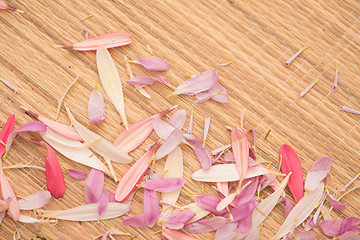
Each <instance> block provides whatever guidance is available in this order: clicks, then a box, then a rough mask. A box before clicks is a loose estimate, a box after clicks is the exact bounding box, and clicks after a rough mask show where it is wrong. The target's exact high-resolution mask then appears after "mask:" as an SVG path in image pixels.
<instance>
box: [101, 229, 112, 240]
mask: <svg viewBox="0 0 360 240" xmlns="http://www.w3.org/2000/svg"><path fill="white" fill-rule="evenodd" d="M110 233H111V231H110V230H109V231H107V232H106V233H104V235H102V237H101V240H106V239H108V238H109V237H110V236H111V235H110Z"/></svg>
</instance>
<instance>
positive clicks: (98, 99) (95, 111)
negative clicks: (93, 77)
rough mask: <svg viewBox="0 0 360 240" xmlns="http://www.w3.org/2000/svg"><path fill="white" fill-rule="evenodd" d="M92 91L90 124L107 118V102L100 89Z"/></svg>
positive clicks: (89, 108)
mask: <svg viewBox="0 0 360 240" xmlns="http://www.w3.org/2000/svg"><path fill="white" fill-rule="evenodd" d="M97 88H98V87H97V84H96V86H95V90H94V91H92V92H91V94H90V97H89V103H88V119H89V124H97V123H100V122H102V121H104V120H105V103H104V98H103V96H102V94H101V93H100V91H99V90H98V89H97Z"/></svg>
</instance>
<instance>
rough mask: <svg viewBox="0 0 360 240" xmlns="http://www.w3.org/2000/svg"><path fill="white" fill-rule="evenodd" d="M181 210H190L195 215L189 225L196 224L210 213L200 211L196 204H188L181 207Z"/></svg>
mask: <svg viewBox="0 0 360 240" xmlns="http://www.w3.org/2000/svg"><path fill="white" fill-rule="evenodd" d="M182 209H190V210H191V211H193V212H194V213H196V215H195V217H193V219H191V221H190V223H192V222H196V221H198V220H200V219H202V218H204V217H206V216H207V215H208V214H209V213H210V212H209V211H206V210H204V209H202V208H201V207H199V206H198V205H197V204H196V203H190V204H188V205H185V206H183V207H182Z"/></svg>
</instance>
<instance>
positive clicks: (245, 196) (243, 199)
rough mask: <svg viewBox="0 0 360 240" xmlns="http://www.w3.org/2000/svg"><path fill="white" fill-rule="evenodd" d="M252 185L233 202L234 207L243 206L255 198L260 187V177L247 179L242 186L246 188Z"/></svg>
mask: <svg viewBox="0 0 360 240" xmlns="http://www.w3.org/2000/svg"><path fill="white" fill-rule="evenodd" d="M250 181H251V183H250V184H249V185H247V186H246V187H245V188H244V189H243V190H242V191H241V193H240V194H239V195H237V196H236V197H235V199H234V201H233V205H234V206H240V205H243V204H245V203H247V202H249V201H250V200H251V199H252V198H253V196H254V195H255V193H256V189H257V187H258V184H259V177H253V178H249V179H245V180H244V181H243V183H242V186H245V185H246V184H248V182H250Z"/></svg>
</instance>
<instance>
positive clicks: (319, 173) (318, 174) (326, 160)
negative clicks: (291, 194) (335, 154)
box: [305, 157, 331, 191]
mask: <svg viewBox="0 0 360 240" xmlns="http://www.w3.org/2000/svg"><path fill="white" fill-rule="evenodd" d="M330 170H331V158H330V157H321V158H318V159H316V161H315V162H314V163H313V165H312V166H311V168H310V170H309V172H308V173H307V175H306V181H305V189H306V190H309V191H314V190H315V189H316V188H317V187H318V186H319V184H320V182H321V181H322V180H323V179H324V178H326V176H327V175H328V174H329V172H330Z"/></svg>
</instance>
